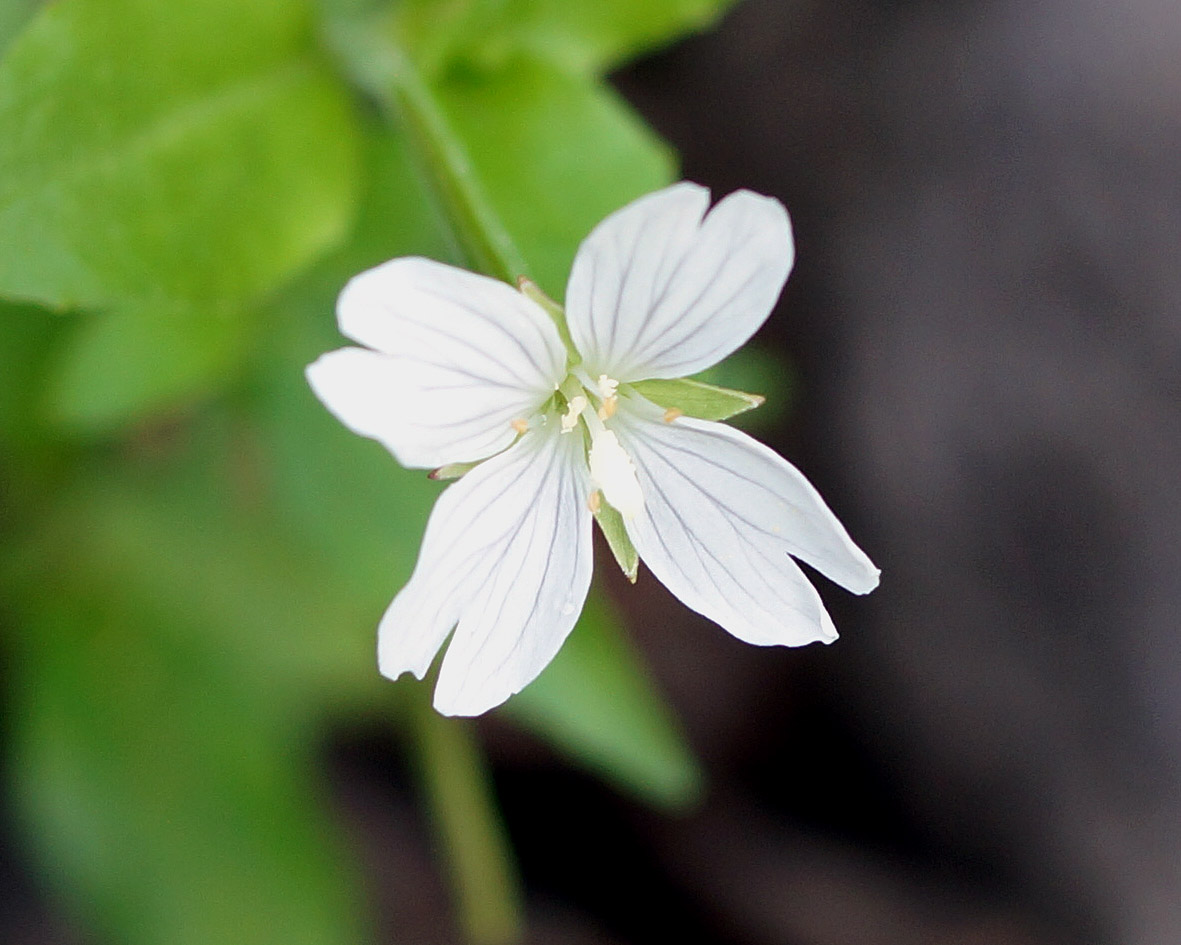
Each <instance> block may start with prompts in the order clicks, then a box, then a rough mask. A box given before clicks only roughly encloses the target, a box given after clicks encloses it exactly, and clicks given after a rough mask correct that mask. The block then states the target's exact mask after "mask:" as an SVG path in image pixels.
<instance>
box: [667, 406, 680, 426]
mask: <svg viewBox="0 0 1181 945" xmlns="http://www.w3.org/2000/svg"><path fill="white" fill-rule="evenodd" d="M683 416H685V411H683V410H682V409H681V408H680V407H669V408H668V410H666V411H665V412H664V422H665V423H672V422H673V421H674V420H676V419H677V417H683Z"/></svg>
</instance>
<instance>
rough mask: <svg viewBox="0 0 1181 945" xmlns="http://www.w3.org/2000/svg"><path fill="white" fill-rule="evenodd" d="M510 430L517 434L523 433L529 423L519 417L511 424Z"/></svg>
mask: <svg viewBox="0 0 1181 945" xmlns="http://www.w3.org/2000/svg"><path fill="white" fill-rule="evenodd" d="M512 428H513V429H514V430H516V431H517V432H518V433H524V432H525V431H526V430H528V429H529V421H528V420H522V419H521V418H520V417H517V419H516V420H514V421H513V422H512Z"/></svg>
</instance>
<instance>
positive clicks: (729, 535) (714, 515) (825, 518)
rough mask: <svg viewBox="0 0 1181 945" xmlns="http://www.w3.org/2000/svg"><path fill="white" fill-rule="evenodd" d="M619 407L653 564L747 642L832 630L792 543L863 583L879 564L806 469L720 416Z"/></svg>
mask: <svg viewBox="0 0 1181 945" xmlns="http://www.w3.org/2000/svg"><path fill="white" fill-rule="evenodd" d="M616 418H617V421H618V422H617V423H616V429H617V430H618V431H619V439H620V442H621V443H622V444H623V446H624V448H625V449H626V450H627V451H628V453H629V454H630V455H631V457H632V461H633V462H634V463H635V466H636V470H637V473H638V475H639V479H640V487H641V489H643V492H644V509H643V512H642V513H641V514H640V515H638V516H637V517H636V518H635V519H634V520H632V521H631V522H629V523H627V526H628V534H629V535H630V536H631V539H632V542H633V543H634V544H635V546H636V550H637V551H638V552H639V553H640V557H641V558H642V559H643V560H644V562H645V563H646V564H647V565H648V567H650V568H651V569H652V573H653V574H655V575H656V577H657V578H659V579H660V581H661V582H662V583H663V584H665V586H667V587H668V588H669V590H671V591H672V592H673V593H674V594H675V595H676V596H677V597H679V598H680V599H681V600H682V601H684V603H686V604H687V605H688V606H689V607H692V608H693V609H694V610H696V611H697V612H698V613H701V614H704V615H705V616H706V617H709V618H710V619H711V620H713V621H715V622H717V623H719V624H721V625H722V626H723V627H724V628H725V629H726V630H728V631H730V633H732V634H734V635H735V636H736V637H738V638H740V639H742V640H746V641H748V642H750V643H756V644H760V645H766V644H776V643H779V644H786V645H789V646H796V645H800V644H803V643H810V642H812V641H815V640H823V641H825V642H831V641H832V640H834V639H835V638H836V629H835V627H833V625H832V620H831V619H830V618H829V616H828V614H827V612H826V611H825V609H824V605H823V603H822V602H821V600H820V596H819V594H817V593H816V589H815V588H814V587H813V586H812V584H811V582H809V581H808V579H807V578H806V577H805V576H804V573H803V572H802V571H801V570H800V569H799V567H798V566H797V565H796V564H795V562H793V561H792V560H791V558H790V557H789V555H795V556H796V557H798V558H800V559H802V560H804V561H806V562H807V563H808V564H810V565H812V566H813V567H815V568H816V569H817V570H819V571H821V572H822V573H823V574H825V575H827V576H828V577H830V578H832V579H833V580H834V581H836V582H837V583H839V584H841V585H843V586H844V587H846V588H848V589H849V590H851V591H854V592H856V593H859V594H864V593H867V592H869V591H870V590H872V589H873V588H874V587H876V586H877V583H878V573H879V572H878V570H877V568H875V567H874V565H873V563H872V562H871V561H870V560H869V558H867V557H866V555H865V553H864V552H862V551H861V549H859V548H858V547H857V546H856V545H855V544H853V541H852V539H850V538H849V536H848V533H847V532H846V531H845V529H844V527H843V526H842V525H841V524H840V522H839V521H837V519H836V517H835V516H834V515H833V514H832V512H831V511H829V509H828V507H827V506H826V505H825V504H824V501H823V500H822V499H821V498H820V495H819V494H818V493H817V492H816V490H815V489H814V488H812V486H811V485H810V484H809V483H808V481H807V480H806V479H805V478H804V477H803V475H802V474H801V473H800V472H799V471H798V470H797V469H796V468H795V467H793V466H792V465H791V464H790V463H788V462H787V461H786V460H784V459H783V458H782V457H780V456H779V455H777V454H776V453H775V452H774V451H772V450H770V449H768V448H767V447H765V446H763V445H762V444H761V443H759V442H757V441H755V440H753V439H751V438H750V437H748V436H746V435H745V434H744V433H741V432H740V431H738V430H735V429H733V428H731V427H727V426H725V425H724V424H720V423H711V422H709V421H705V420H693V419H690V418H688V417H682V418H680V419H678V420H675V421H674V422H673V423H664V422H663V420H661V419H659V417H658V416H656V417H651V418H649V417H646V416H645V417H641V416H640V415H639V414H638V413H637V412H636V410H635V408H634V406H632V405H626V406H621V409H620V411H619V413H617V415H616Z"/></svg>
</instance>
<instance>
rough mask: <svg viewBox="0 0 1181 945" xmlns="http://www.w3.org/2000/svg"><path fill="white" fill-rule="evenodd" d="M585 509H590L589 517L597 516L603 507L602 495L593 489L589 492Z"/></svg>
mask: <svg viewBox="0 0 1181 945" xmlns="http://www.w3.org/2000/svg"><path fill="white" fill-rule="evenodd" d="M586 507H587V508H588V509H590V511H591V515H598V514H599V509H600V508H602V507H603V493H601V492H600V491H599V490H598V489H595V490H594V491H593V492H591V494H590V495H589V496H588V497H587V500H586Z"/></svg>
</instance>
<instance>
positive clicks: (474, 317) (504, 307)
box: [309, 257, 566, 468]
mask: <svg viewBox="0 0 1181 945" xmlns="http://www.w3.org/2000/svg"><path fill="white" fill-rule="evenodd" d="M337 318H338V321H339V323H340V330H341V332H343V333H344V334H345V335H347V336H348V337H350V338H352V339H353V340H354V341H358V342H360V343H361V344H364V345H367V346H368V347H370V348H373V349H375V350H376V351H378V352H380V353H381V354H383V355H385V356H386V358H387V360H386V361H385V362H384V363H385V364H386V365H387V367H388V370H387V371H386V372H385V376H384V377H382V379H381V380H377V379H376V378H377V376H378V375H379V374H381V370H380V368H379V367H378V365H379V364H381V363H383V362H378V361H373V362H369V364H367V365H366V367H365V368H363V369H362V370H365V371H367V372H368V373H367V376H366V378H365V379H364V380H360V381H358V382H357V383H356V384H355V385H350V384H349V382H348V378H347V377H346V376H345V372H346V369H347V367H349V366H353V365H360V363H361V362H360V360H359V359H357V358H356V357H355V356H350V358H352V360H351V361H350V362H348V363H347V364H346V363H344V362H342V363H341V364H340V365H332V366H329V367H326V368H324V369H323V371H319V370H317V369H315V366H313V370H311V371H309V379H311V381H312V386H313V387H314V388H315V389H316V393H317V394H318V395H320V397H321V399H322V400H324V402H325V404H327V405H328V407H329V409H331V410H333V412H334V413H336V414H337V416H340V417H341V419H342V420H344V421H345V422H346V423H348V424H349V425H350V426H352V427H353V428H354V429H359V428H360V427H362V426H366V425H368V426H369V427H372V426H373V424H372V423H369V424H363V423H360V422H357V423H356V424H354V423H353V421H352V420H351V419H350V416H352V415H353V414H356V415H357V416H358V417H364V418H368V417H369V414H370V413H371V411H370V410H369V409H368V408H365V407H364V406H361V405H360V403H359V401H360V398H361V396H362V395H363V393H364V392H367V391H380V392H381V394H382V395H383V397H384V400H383V405H384V409H386V410H388V411H389V412H390V414H391V416H390V418H389V419H388V420H387V421H386V422H385V423H383V424H382V425H381V430H382V435H381V436H378V437H377V438H378V439H380V440H381V441H382V442H383V443H385V444H386V446H388V447H389V448H390V449H391V450H392V451H393V453H394V455H395V456H396V457H397V458H398V461H399V462H401V463H402V464H403V465H404V466H411V467H420V468H429V467H432V466H439V465H442V464H443V463H449V462H464V461H471V460H477V459H483V458H484V457H486V456H490V455H492V454H493V453H495V452H497V451H498V450H501V449H503V448H504V447H506V446H508V445H509V443H511V442H512V441H513V438H514V437H515V436H516V431H515V430H514V429H513V427H512V422H513V421H514V420H517V419H527V418H528V417H529V416H530V415H531V414H532V413H533V412H534V411H535V410H536V409H537V408H538V406H539V405H540V404H542V403H543V402H544V401H545V400H546V399H547V398H548V397H549V396H551V395H552V394H553V391H554V388H555V386H556V385H557V384H558V382H560V381H561V379H562V377H563V376H564V374H565V365H566V352H565V349H564V347H563V345H562V341H561V338H560V337H559V336H558V332H557V329H556V328H555V327H554V325H553V322H552V321H551V320H550V318H549V316H548V315H546V313H545V312H544V311H543V310H542V309H541V308H540V307H539V306H538V305H536V304H535V303H533V302H531V301H529V300H528V299H526V298H525V297H524V296H523V295H521V293H519V292H517V291H516V290H515V289H513V288H512V287H510V286H508V285H505V284H504V283H502V282H497V281H496V280H495V279H489V278H487V277H485V276H480V275H476V274H475V273H471V272H465V271H463V270H462V269H456V268H455V267H453V266H446V265H444V264H442V263H437V262H433V261H432V260H429V259H419V258H416V257H408V258H405V259H394V260H392V261H390V262H387V263H384V264H383V265H381V266H378V267H377V268H375V269H370V270H369V271H367V272H363V273H361V274H360V275H359V276H356V277H355V278H354V279H352V280H351V281H350V282H349V283H348V285H346V286H345V288H344V291H343V292H341V294H340V299H339V300H338V302H337ZM317 375H318V377H317ZM346 414H348V415H349V416H346ZM360 432H364V431H363V430H361V431H360ZM366 435H374V434H372V433H366Z"/></svg>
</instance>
